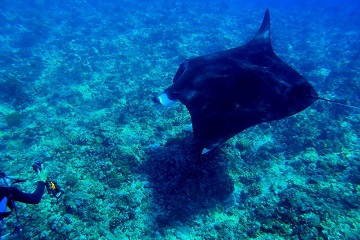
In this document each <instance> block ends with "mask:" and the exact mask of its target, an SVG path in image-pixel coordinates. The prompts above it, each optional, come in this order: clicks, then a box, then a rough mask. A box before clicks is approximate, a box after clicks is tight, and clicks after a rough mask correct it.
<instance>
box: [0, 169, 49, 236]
mask: <svg viewBox="0 0 360 240" xmlns="http://www.w3.org/2000/svg"><path fill="white" fill-rule="evenodd" d="M33 169H34V171H35V172H37V174H38V176H39V179H40V181H38V185H37V188H36V190H35V191H34V192H33V193H24V192H22V191H20V190H19V189H17V188H16V187H12V185H13V184H15V183H19V182H25V181H26V180H22V179H15V178H12V177H8V176H6V174H5V173H4V172H1V173H0V178H2V179H3V181H4V183H5V186H4V187H0V239H1V225H2V223H3V219H4V218H6V217H8V216H9V215H10V214H11V213H12V212H13V211H14V212H15V214H16V220H17V224H16V226H15V230H14V232H13V233H11V234H14V233H20V232H21V228H20V226H19V225H20V224H19V216H18V213H17V209H16V205H15V202H22V203H28V204H38V203H39V202H40V200H41V198H42V196H43V194H44V191H45V187H46V186H47V184H49V183H48V180H47V177H48V172H47V170H46V169H45V168H43V166H42V164H41V162H35V163H34V165H33ZM7 180H11V181H12V183H11V184H10V185H9V184H8V182H7Z"/></svg>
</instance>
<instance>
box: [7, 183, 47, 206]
mask: <svg viewBox="0 0 360 240" xmlns="http://www.w3.org/2000/svg"><path fill="white" fill-rule="evenodd" d="M44 191H45V182H43V181H39V182H38V186H37V188H36V190H35V191H34V192H33V193H24V192H22V191H20V190H19V189H17V188H14V187H9V188H8V187H0V200H1V199H2V198H3V197H7V198H8V199H9V198H10V194H11V196H12V199H13V201H16V202H22V203H30V204H38V203H39V202H40V200H41V198H42V196H43V194H44Z"/></svg>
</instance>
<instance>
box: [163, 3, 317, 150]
mask: <svg viewBox="0 0 360 240" xmlns="http://www.w3.org/2000/svg"><path fill="white" fill-rule="evenodd" d="M317 99H318V95H317V93H316V92H315V90H314V89H313V87H312V86H311V85H310V83H309V82H307V80H306V79H305V78H304V77H303V76H301V75H300V74H299V73H298V72H297V71H295V70H294V69H293V68H291V67H290V66H288V65H287V64H286V63H284V62H283V61H282V60H281V59H280V58H278V57H277V56H276V54H275V53H274V51H273V49H272V46H271V41H270V15H269V11H268V10H267V11H266V13H265V16H264V20H263V22H262V25H261V27H260V29H259V31H258V33H257V34H256V35H255V37H254V38H253V39H252V40H251V41H250V42H248V43H247V44H245V45H243V46H240V47H237V48H233V49H229V50H226V51H221V52H217V53H213V54H209V55H205V56H200V57H195V58H191V59H188V60H186V61H185V62H183V63H182V64H181V65H180V67H179V69H178V71H177V73H176V75H175V77H174V81H173V84H172V85H171V86H170V87H169V88H167V89H166V90H165V91H164V93H163V94H161V95H160V96H159V97H157V98H156V101H157V102H159V103H162V104H164V105H167V104H169V103H172V102H173V101H176V100H180V101H181V102H182V103H183V104H185V106H186V107H187V109H188V110H189V112H190V115H191V120H192V125H193V132H194V139H195V143H196V145H197V147H198V150H199V152H202V153H205V152H207V151H209V150H211V149H213V148H214V147H216V146H218V145H219V144H221V143H223V142H225V141H227V140H228V139H230V138H231V137H233V136H235V135H236V134H238V133H239V132H241V131H243V130H244V129H246V128H248V127H251V126H254V125H256V124H259V123H262V122H267V121H272V120H277V119H282V118H285V117H288V116H291V115H294V114H296V113H298V112H300V111H302V110H304V109H306V108H307V107H308V106H310V105H311V104H312V103H314V102H315V101H316V100H317Z"/></svg>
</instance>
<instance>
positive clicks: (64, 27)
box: [0, 0, 360, 240]
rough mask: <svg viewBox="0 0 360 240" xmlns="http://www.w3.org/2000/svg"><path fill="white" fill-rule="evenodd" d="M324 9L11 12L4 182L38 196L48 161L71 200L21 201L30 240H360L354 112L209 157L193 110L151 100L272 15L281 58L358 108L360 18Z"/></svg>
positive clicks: (305, 119)
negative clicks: (182, 68)
mask: <svg viewBox="0 0 360 240" xmlns="http://www.w3.org/2000/svg"><path fill="white" fill-rule="evenodd" d="M316 4H319V5H311V4H310V3H303V2H302V3H301V4H298V5H297V4H296V3H295V2H294V1H292V2H290V1H287V2H285V1H284V2H282V1H276V2H271V3H269V4H265V3H264V2H263V1H249V2H246V1H241V3H240V2H239V1H237V0H229V1H220V0H219V1H208V2H207V3H206V4H204V2H203V1H199V0H194V1H163V0H158V1H151V2H145V1H130V0H123V1H72V2H70V1H59V0H52V1H2V2H1V3H0V9H1V12H0V23H1V24H0V29H1V33H2V34H1V36H0V43H1V44H0V139H1V140H0V170H1V171H4V172H6V173H7V175H9V176H16V177H19V178H24V179H27V180H28V181H26V182H24V183H21V184H17V185H16V186H17V187H19V188H20V189H22V190H24V191H27V192H31V191H32V190H33V189H34V184H35V182H36V180H37V179H36V177H37V176H36V174H35V173H34V172H33V171H32V169H31V165H32V163H33V161H34V160H41V161H43V162H44V164H45V166H46V167H47V168H48V169H49V172H50V175H49V178H50V179H52V180H54V181H56V182H57V183H58V184H59V186H60V187H61V189H62V190H63V194H62V196H61V197H60V198H59V199H58V201H57V199H55V198H54V197H52V195H50V194H47V193H45V195H44V196H43V199H42V201H41V202H40V203H39V204H38V205H25V204H21V203H19V204H17V206H18V212H19V217H20V220H21V222H20V223H21V226H22V227H23V232H22V235H21V236H20V238H21V239H74V240H80V239H250V238H254V239H358V235H357V234H358V233H359V232H360V220H359V217H358V216H359V211H360V209H359V208H360V187H359V184H360V176H359V171H360V151H359V149H360V141H359V133H360V115H359V114H358V112H356V111H355V110H354V109H352V108H347V107H345V106H342V105H338V104H333V103H328V102H325V101H320V100H319V101H317V102H316V103H315V104H314V105H313V106H311V108H309V109H307V110H306V111H304V112H301V113H299V114H297V115H295V116H293V117H290V118H287V119H283V120H281V121H275V122H270V123H264V124H261V125H259V126H256V127H252V128H249V129H247V130H245V131H244V132H242V133H240V134H238V135H237V136H235V137H234V138H232V139H231V140H229V141H227V142H226V143H224V144H223V145H221V146H220V147H219V148H217V149H216V150H214V151H212V152H210V153H208V154H206V155H204V156H201V157H198V156H196V155H195V154H194V149H193V140H192V139H193V138H192V133H191V127H189V124H190V123H191V119H190V116H189V114H188V112H187V110H186V108H185V107H184V106H183V105H181V104H176V105H174V106H172V107H170V108H160V107H159V106H155V105H154V104H153V103H152V102H151V98H152V97H153V96H155V95H156V94H157V93H158V92H160V91H161V90H162V89H163V88H164V87H165V86H168V85H169V84H170V83H171V81H172V77H173V76H174V74H175V71H176V69H177V68H178V65H179V63H181V62H183V61H184V60H185V59H187V58H191V57H195V56H198V55H204V54H207V53H212V52H215V51H220V50H225V49H228V48H232V47H236V46H238V45H240V44H241V43H244V42H247V41H248V40H249V39H250V38H251V37H252V36H253V35H254V33H255V32H256V30H257V27H258V23H259V21H260V20H259V19H261V17H262V15H263V12H264V10H265V8H267V7H270V12H271V16H272V31H273V32H272V38H273V47H274V50H275V52H276V53H277V54H278V55H279V57H281V59H283V60H284V61H286V62H287V63H288V64H290V65H291V66H292V67H294V68H295V69H297V70H298V71H299V72H301V73H302V74H303V75H304V76H305V77H306V78H308V79H309V81H310V82H311V83H312V84H313V85H314V87H315V88H316V89H317V91H318V92H319V95H320V96H321V97H324V98H327V99H332V100H339V101H342V102H344V103H347V104H351V105H356V106H357V105H358V103H359V102H360V95H359V92H360V81H359V79H360V60H359V57H358V53H359V44H358V39H360V31H359V30H358V26H359V25H360V15H359V12H358V11H355V10H357V9H359V7H360V6H359V4H357V3H353V4H354V5H351V4H346V6H343V5H341V7H338V6H333V5H334V4H335V3H334V2H331V3H330V2H326V4H325V3H324V2H322V1H316ZM321 4H325V5H321ZM335 5H336V4H335ZM354 9H355V10H354ZM319 13H321V14H319ZM15 222H16V219H15V215H14V214H12V215H11V216H10V217H8V218H7V219H5V222H4V225H3V226H4V228H3V230H2V233H3V234H8V233H10V232H11V231H12V229H13V227H14V225H15ZM7 239H16V237H15V236H13V235H11V236H8V237H7ZM18 239H19V238H18Z"/></svg>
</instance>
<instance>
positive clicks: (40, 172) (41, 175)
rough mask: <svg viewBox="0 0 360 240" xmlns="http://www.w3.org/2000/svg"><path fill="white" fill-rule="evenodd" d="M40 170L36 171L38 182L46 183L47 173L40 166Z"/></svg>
mask: <svg viewBox="0 0 360 240" xmlns="http://www.w3.org/2000/svg"><path fill="white" fill-rule="evenodd" d="M41 169H42V170H40V169H39V170H38V171H37V173H38V175H39V178H40V181H43V182H46V181H47V177H48V171H47V169H45V167H44V166H43V165H42V164H41Z"/></svg>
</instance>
